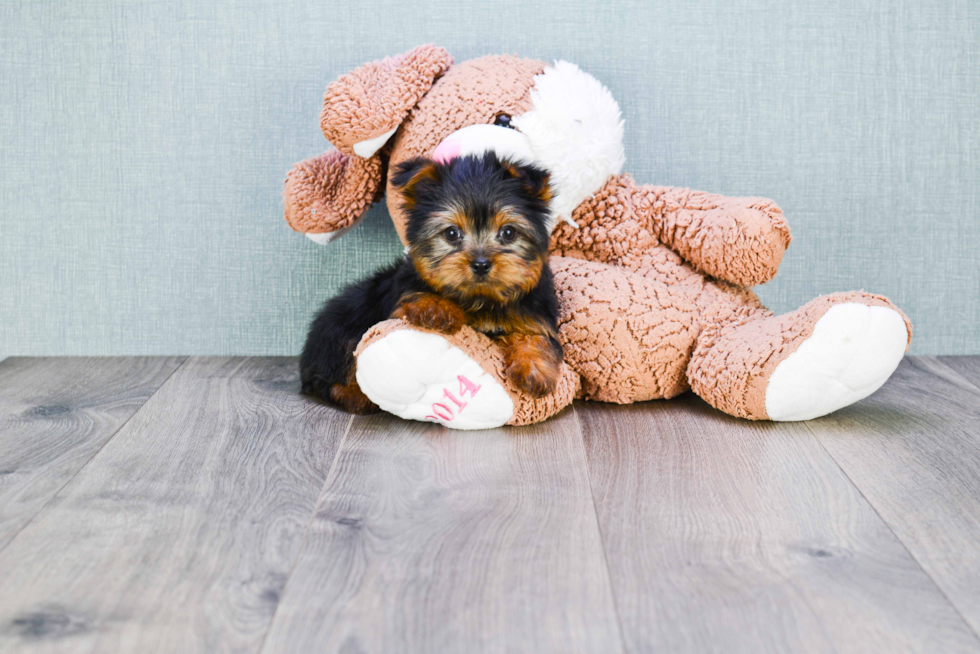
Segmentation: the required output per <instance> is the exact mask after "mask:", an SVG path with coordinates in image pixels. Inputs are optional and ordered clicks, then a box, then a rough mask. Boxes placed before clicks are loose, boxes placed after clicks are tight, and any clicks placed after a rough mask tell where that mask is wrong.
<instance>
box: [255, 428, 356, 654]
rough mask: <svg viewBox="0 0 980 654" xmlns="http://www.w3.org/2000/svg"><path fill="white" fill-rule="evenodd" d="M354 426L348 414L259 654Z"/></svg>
mask: <svg viewBox="0 0 980 654" xmlns="http://www.w3.org/2000/svg"><path fill="white" fill-rule="evenodd" d="M353 426H354V416H353V415H351V416H350V420H348V421H347V427H346V428H345V429H344V435H343V436H342V437H341V438H340V442H339V443H338V444H337V451H336V453H335V454H334V457H333V461H332V462H331V463H330V468H329V469H328V470H327V474H326V476H325V477H324V479H323V485H322V486H320V492H319V493H318V494H317V496H316V502H314V503H313V510H312V511H311V512H310V519H309V520H308V521H307V523H306V528H305V529H304V530H303V540H302V542H301V543H300V546H299V550H297V552H296V558H294V559H293V563H292V565H291V566H289V574H288V575H286V583H284V584H283V586H282V591H281V592H280V593H279V599H278V601H277V602H276V608H275V610H274V611H273V612H272V617H270V618H269V626H268V627H266V629H265V633H264V634H262V642H261V643H259V647H258V649H256V650H255V651H256V652H258V653H259V654H261V653H262V652H263V651H264V650H265V645H266V641H267V640H268V638H269V633H270V632H271V631H272V626H273V625H274V624H275V622H276V617H277V616H278V615H279V607H280V606H281V605H282V598H283V597H285V596H286V591H287V590H289V582H290V581H292V579H293V575H294V574H295V572H296V568H297V566H299V560H300V558H302V556H303V552H305V551H306V544H307V542H308V541H309V538H310V531H311V530H312V528H313V521H314V520H316V514H317V511H319V510H320V503H321V500H322V499H323V496H324V493H326V490H327V487H328V485H329V484H330V482H331V481H333V472H334V469H335V468H336V467H337V461H339V460H340V453H341V452H342V451H343V448H344V443H346V442H347V436H348V435H349V434H350V431H351V428H352V427H353Z"/></svg>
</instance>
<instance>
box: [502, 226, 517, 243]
mask: <svg viewBox="0 0 980 654" xmlns="http://www.w3.org/2000/svg"><path fill="white" fill-rule="evenodd" d="M497 238H498V239H500V242H501V243H512V242H513V241H514V239H515V238H517V230H516V229H514V228H513V227H511V226H510V225H507V226H506V227H503V228H502V229H501V230H500V232H499V233H498V234H497Z"/></svg>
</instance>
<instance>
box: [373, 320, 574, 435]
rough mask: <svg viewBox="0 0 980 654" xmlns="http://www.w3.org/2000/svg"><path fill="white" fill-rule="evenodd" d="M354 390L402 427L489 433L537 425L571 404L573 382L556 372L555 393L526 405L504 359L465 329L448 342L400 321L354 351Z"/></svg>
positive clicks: (379, 328)
mask: <svg viewBox="0 0 980 654" xmlns="http://www.w3.org/2000/svg"><path fill="white" fill-rule="evenodd" d="M356 357H357V372H356V377H357V383H358V385H359V386H360V387H361V390H362V391H363V392H364V394H365V395H367V396H368V397H369V398H370V399H371V401H372V402H374V403H375V404H377V405H378V406H379V407H381V408H382V409H384V410H385V411H387V412H389V413H393V414H395V415H396V416H399V417H401V418H405V419H408V420H423V421H429V422H437V423H439V424H441V425H445V426H446V427H451V428H453V429H490V428H493V427H500V426H501V425H505V424H510V425H520V424H528V423H531V422H538V421H541V420H544V419H545V418H548V417H550V416H551V415H553V414H555V413H557V412H558V411H560V410H561V409H562V408H564V407H565V406H566V405H568V404H570V403H571V401H572V399H573V397H574V395H575V393H576V392H577V391H578V389H579V385H578V375H576V374H575V373H574V372H572V371H571V369H570V368H568V366H564V365H563V366H562V372H561V376H560V378H559V382H558V387H557V388H556V389H555V392H554V393H552V394H551V395H549V396H547V397H544V398H537V399H535V398H532V397H530V396H529V395H527V394H526V393H523V392H521V391H520V390H518V389H517V388H516V387H514V385H513V383H512V382H510V380H508V379H506V377H505V376H504V372H503V371H504V357H503V354H502V352H501V351H500V348H499V347H498V346H497V345H496V344H495V343H493V342H492V341H491V340H490V339H488V338H487V337H486V336H483V335H482V334H478V333H476V332H474V331H473V330H471V329H469V328H463V329H462V330H461V331H459V332H457V333H456V334H453V335H451V336H450V335H444V334H436V333H433V332H427V331H422V330H419V329H416V328H413V327H412V326H410V325H409V324H408V323H406V322H404V321H402V320H388V321H385V322H382V323H380V324H378V325H375V326H374V327H373V328H371V330H369V331H368V333H367V334H365V335H364V338H362V339H361V343H360V345H358V347H357V351H356Z"/></svg>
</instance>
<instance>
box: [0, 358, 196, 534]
mask: <svg viewBox="0 0 980 654" xmlns="http://www.w3.org/2000/svg"><path fill="white" fill-rule="evenodd" d="M190 358H191V357H190V356H185V357H184V360H183V361H181V362H180V364H179V365H178V366H177V367H176V368H174V369H173V370H172V371H170V374H169V375H167V378H166V379H164V380H163V381H162V382H161V383H160V385H159V386H157V387H156V389H155V390H154V391H153V392H152V393H150V394H149V395H148V396H147V397H146V399H145V400H143V403H142V404H140V405H139V407H138V408H137V409H136V410H135V411H133V413H132V415H130V416H129V417H128V418H126V419H125V420H124V421H123V423H122V424H121V425H119V427H118V428H117V429H116V431H114V432H112V434H110V436H109V438H107V439H105V442H104V443H102V445H100V446H99V449H97V450H96V451H95V452H93V453H92V456H90V457H89V458H88V459H86V461H85V463H83V464H82V465H80V466H79V467H78V470H76V471H75V474H73V475H72V476H71V477H69V478H68V480H67V481H65V483H63V484H62V485H61V487H60V488H58V490H56V491H55V492H54V493H53V494H52V495H51V497H50V498H48V501H47V502H45V503H44V504H43V505H42V506H41V508H39V509H38V510H37V512H36V513H35V514H34V515H32V516H31V519H30V520H28V521H27V522H25V523H24V525H23V526H22V527H21V528H20V529H18V530H17V533H16V534H14V535H13V536H12V537H11V538H10V540H8V541H7V544H6V545H4V546H3V547H0V552H3V551H4V550H5V549H7V548H8V547H9V546H10V544H11V543H13V542H14V541H15V540H17V537H18V536H20V535H21V534H22V533H24V530H25V529H27V528H28V527H29V526H30V525H31V523H33V522H34V520H35V519H37V517H38V516H39V515H41V514H42V513H44V510H45V509H46V508H48V506H49V505H50V504H51V503H52V502H54V500H55V498H57V497H58V496H59V495H61V491H63V490H65V488H67V486H68V484H70V483H71V482H73V481H75V478H76V477H78V475H79V474H81V472H82V470H84V469H85V468H87V467H88V464H90V463H92V459H94V458H95V457H97V456H98V455H99V452H101V451H102V450H104V449H105V446H106V445H108V444H109V442H110V441H111V440H112V439H113V438H115V437H116V435H117V434H118V433H119V432H121V431H122V430H123V429H124V428H125V427H126V425H128V424H129V422H130V421H131V420H132V419H133V418H135V417H136V414H137V413H139V412H140V411H142V410H143V407H145V406H146V405H147V403H148V402H149V401H150V399H152V398H153V396H154V395H156V394H157V393H159V392H160V389H161V388H163V387H164V386H166V385H167V382H169V381H170V379H171V378H172V377H173V376H174V375H175V374H177V371H178V370H180V369H181V368H183V367H184V364H185V363H187V361H188V360H189V359H190Z"/></svg>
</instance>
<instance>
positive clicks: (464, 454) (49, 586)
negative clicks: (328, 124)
mask: <svg viewBox="0 0 980 654" xmlns="http://www.w3.org/2000/svg"><path fill="white" fill-rule="evenodd" d="M298 387H299V384H298V379H297V373H296V360H295V359H291V358H223V357H186V358H185V357H169V358H153V357H150V358H88V359H81V358H64V359H58V358H54V359H47V358H38V359H30V358H13V359H8V360H6V361H4V362H2V363H0V651H3V652H6V651H10V652H22V651H23V652H33V651H51V652H138V653H140V654H146V653H149V652H180V653H193V652H226V651H227V652H341V653H345V654H355V653H357V654H367V653H385V654H387V653H397V652H422V653H430V652H462V653H468V652H556V653H557V652H561V653H566V652H597V653H616V652H630V653H634V652H698V653H700V652H719V653H726V654H727V653H729V652H746V653H748V652H751V653H761V652H889V653H890V652H939V653H947V652H976V653H977V654H980V638H978V635H977V634H978V633H980V357H908V358H906V359H905V361H903V363H902V365H901V366H900V367H899V370H898V371H897V372H896V373H895V375H894V376H893V377H892V379H891V380H890V381H889V382H888V384H886V385H885V387H884V388H882V389H881V390H880V391H878V392H877V393H875V394H874V395H872V396H871V397H869V398H867V399H866V400H864V401H862V402H859V403H858V404H856V405H854V406H852V407H849V408H847V409H844V410H842V411H839V412H837V413H836V414H832V415H830V416H827V417H824V418H821V419H818V420H812V421H808V422H805V423H753V422H747V421H743V420H737V419H734V418H730V417H728V416H726V415H723V414H721V413H720V412H718V411H715V410H714V409H712V408H710V407H709V406H707V405H706V404H705V403H704V402H702V401H701V400H699V399H698V398H696V397H694V396H693V395H691V394H688V395H686V396H682V397H680V398H677V399H675V400H671V401H658V402H647V403H642V404H635V405H631V406H615V405H607V404H599V403H576V404H575V405H574V406H573V407H571V408H569V409H566V410H565V411H564V412H562V413H561V414H559V415H558V416H556V417H555V418H553V419H551V420H549V421H547V422H545V423H543V424H540V425H534V426H531V427H523V428H505V429H499V430H490V431H481V432H452V431H447V430H445V429H443V428H441V427H438V426H433V425H428V424H423V423H412V422H405V421H402V420H399V419H397V418H394V417H392V416H389V415H386V414H379V415H375V416H369V417H353V418H352V417H351V416H349V415H347V414H344V413H341V412H339V411H337V410H335V409H333V408H331V407H328V406H325V405H322V404H318V403H315V402H313V401H311V400H309V399H308V398H305V397H303V396H300V395H299V394H298Z"/></svg>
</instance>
